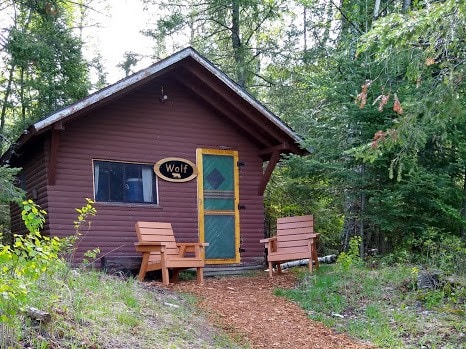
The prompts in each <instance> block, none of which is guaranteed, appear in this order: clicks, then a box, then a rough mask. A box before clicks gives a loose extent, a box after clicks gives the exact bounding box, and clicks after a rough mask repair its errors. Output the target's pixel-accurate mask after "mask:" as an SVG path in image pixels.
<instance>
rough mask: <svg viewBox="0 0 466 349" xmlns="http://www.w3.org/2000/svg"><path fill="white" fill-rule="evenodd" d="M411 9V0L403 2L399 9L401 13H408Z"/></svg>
mask: <svg viewBox="0 0 466 349" xmlns="http://www.w3.org/2000/svg"><path fill="white" fill-rule="evenodd" d="M410 8H411V0H403V6H402V7H401V10H402V11H403V13H406V12H408V11H409V9H410Z"/></svg>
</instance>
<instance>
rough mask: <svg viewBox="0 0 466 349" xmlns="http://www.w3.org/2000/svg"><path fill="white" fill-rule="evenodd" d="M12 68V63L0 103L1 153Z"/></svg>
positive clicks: (13, 67)
mask: <svg viewBox="0 0 466 349" xmlns="http://www.w3.org/2000/svg"><path fill="white" fill-rule="evenodd" d="M14 70H15V66H14V65H12V66H11V67H10V71H9V72H8V84H7V87H6V91H5V95H4V98H3V103H2V114H1V115H0V153H2V147H3V142H4V141H5V139H4V134H5V132H4V131H5V120H6V106H7V103H8V98H9V97H10V93H11V83H12V81H13V72H14Z"/></svg>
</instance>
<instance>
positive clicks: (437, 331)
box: [275, 265, 466, 349]
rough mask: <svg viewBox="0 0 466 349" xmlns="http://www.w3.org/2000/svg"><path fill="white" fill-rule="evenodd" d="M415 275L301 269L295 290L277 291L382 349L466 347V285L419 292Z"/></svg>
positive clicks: (397, 270)
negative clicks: (298, 282)
mask: <svg viewBox="0 0 466 349" xmlns="http://www.w3.org/2000/svg"><path fill="white" fill-rule="evenodd" d="M415 270H416V269H415V268H412V267H409V266H406V265H405V266H396V267H381V268H379V269H376V270H372V269H368V268H366V267H364V266H360V265H359V266H358V265H354V266H352V267H351V268H342V267H341V266H339V265H330V266H329V265H322V266H321V268H320V269H319V271H318V272H317V273H316V274H314V275H312V276H311V275H309V274H308V273H307V272H306V271H305V270H298V271H297V273H298V277H299V280H300V285H299V287H297V288H296V289H293V290H283V289H277V290H276V291H275V292H276V294H277V295H279V296H284V297H287V298H289V299H291V300H293V301H295V302H297V303H298V304H299V305H300V306H301V307H302V308H303V309H305V311H306V312H307V314H308V315H309V317H310V318H312V319H314V320H316V321H320V322H322V323H324V324H325V325H327V326H329V327H331V328H333V329H335V330H336V331H338V332H345V333H348V334H349V335H350V336H352V337H354V338H359V339H362V340H365V341H368V342H371V343H373V344H375V345H376V346H377V347H379V348H390V349H392V348H432V349H433V348H443V349H449V348H466V321H465V319H466V317H465V316H466V287H465V283H464V280H463V281H462V282H461V283H458V284H455V285H452V283H449V282H446V283H444V284H443V286H442V287H441V288H440V289H437V290H419V289H417V287H416V278H417V273H414V272H413V271H415Z"/></svg>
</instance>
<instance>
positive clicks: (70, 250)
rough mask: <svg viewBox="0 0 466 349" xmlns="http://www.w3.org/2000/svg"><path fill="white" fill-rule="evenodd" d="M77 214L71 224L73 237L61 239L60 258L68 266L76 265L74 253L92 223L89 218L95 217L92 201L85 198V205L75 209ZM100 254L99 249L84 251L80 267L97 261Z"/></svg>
mask: <svg viewBox="0 0 466 349" xmlns="http://www.w3.org/2000/svg"><path fill="white" fill-rule="evenodd" d="M76 212H77V213H78V216H77V220H76V221H74V222H73V224H74V229H75V232H74V234H73V235H70V236H67V237H66V238H63V239H62V241H63V244H64V247H65V248H64V251H63V252H64V253H63V255H62V257H63V258H64V259H65V260H67V261H68V263H70V264H77V261H76V260H75V258H76V252H77V250H78V248H79V245H80V242H81V240H82V238H83V237H84V236H86V234H87V233H88V232H89V229H90V228H91V224H92V221H91V220H90V218H92V217H93V216H95V215H96V213H97V210H96V209H95V207H94V201H93V200H91V199H88V198H86V204H85V205H84V206H82V207H81V208H77V209H76ZM99 253H100V249H99V248H94V249H92V250H89V251H86V252H84V254H83V259H82V260H81V261H80V264H81V265H82V266H88V265H90V264H91V263H92V262H94V261H95V260H96V259H97V255H98V254H99Z"/></svg>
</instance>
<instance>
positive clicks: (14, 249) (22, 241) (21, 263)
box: [0, 200, 62, 322]
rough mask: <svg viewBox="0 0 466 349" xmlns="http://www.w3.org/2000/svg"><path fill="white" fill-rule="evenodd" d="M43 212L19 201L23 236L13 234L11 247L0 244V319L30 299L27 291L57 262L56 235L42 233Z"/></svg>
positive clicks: (0, 320)
mask: <svg viewBox="0 0 466 349" xmlns="http://www.w3.org/2000/svg"><path fill="white" fill-rule="evenodd" d="M44 215H45V212H44V211H43V210H41V209H40V208H39V207H38V206H37V205H36V204H34V202H33V201H32V200H27V201H24V202H23V210H22V218H23V221H24V223H25V225H26V227H27V228H28V231H29V234H28V235H26V236H19V235H15V237H14V243H13V245H12V246H9V245H3V244H0V263H1V266H2V267H1V274H0V278H1V282H0V295H1V296H0V309H2V311H1V312H0V322H7V321H9V320H10V319H11V318H12V317H13V316H14V315H16V314H17V313H18V311H20V310H22V309H23V307H24V306H25V305H26V304H27V303H28V302H29V301H30V298H29V290H30V289H31V288H32V287H33V285H34V283H35V282H36V281H37V280H38V279H39V278H40V277H41V275H43V273H45V272H46V271H47V270H49V269H50V268H53V267H54V266H56V265H57V264H59V258H58V255H59V251H60V250H61V248H62V245H61V242H60V240H59V239H58V238H56V237H54V238H50V237H47V236H42V235H41V234H40V229H41V228H42V226H43V224H44V221H45V218H44Z"/></svg>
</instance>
